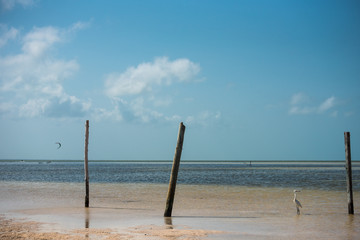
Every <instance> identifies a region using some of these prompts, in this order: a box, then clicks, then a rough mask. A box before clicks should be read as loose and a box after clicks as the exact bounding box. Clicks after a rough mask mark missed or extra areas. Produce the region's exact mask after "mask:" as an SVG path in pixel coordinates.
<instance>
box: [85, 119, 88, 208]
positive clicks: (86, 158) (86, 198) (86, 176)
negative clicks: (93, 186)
mask: <svg viewBox="0 0 360 240" xmlns="http://www.w3.org/2000/svg"><path fill="white" fill-rule="evenodd" d="M88 145H89V120H86V124H85V188H86V190H85V192H86V195H85V207H89V168H88Z"/></svg>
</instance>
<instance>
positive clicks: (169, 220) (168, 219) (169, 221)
mask: <svg viewBox="0 0 360 240" xmlns="http://www.w3.org/2000/svg"><path fill="white" fill-rule="evenodd" d="M164 223H165V225H166V229H174V227H173V223H172V217H164Z"/></svg>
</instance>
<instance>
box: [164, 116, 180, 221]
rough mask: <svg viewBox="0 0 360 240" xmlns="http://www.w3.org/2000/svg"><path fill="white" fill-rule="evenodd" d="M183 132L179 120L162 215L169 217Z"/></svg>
mask: <svg viewBox="0 0 360 240" xmlns="http://www.w3.org/2000/svg"><path fill="white" fill-rule="evenodd" d="M184 133H185V126H184V124H183V123H182V122H181V123H180V127H179V135H178V139H177V144H176V149H175V156H174V161H173V166H172V169H171V176H170V182H169V190H168V194H167V199H166V207H165V212H164V217H171V212H172V207H173V203H174V197H175V188H176V181H177V176H178V171H179V166H180V158H181V151H182V146H183V142H184Z"/></svg>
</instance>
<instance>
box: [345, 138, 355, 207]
mask: <svg viewBox="0 0 360 240" xmlns="http://www.w3.org/2000/svg"><path fill="white" fill-rule="evenodd" d="M344 138H345V160H346V184H347V199H348V213H349V214H354V202H353V190H352V173H351V149H350V132H344Z"/></svg>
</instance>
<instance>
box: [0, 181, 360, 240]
mask: <svg viewBox="0 0 360 240" xmlns="http://www.w3.org/2000/svg"><path fill="white" fill-rule="evenodd" d="M0 187H1V195H0V203H1V204H0V206H1V207H0V213H1V218H0V221H1V224H0V228H1V229H0V238H1V239H169V240H170V239H357V238H358V236H359V235H360V220H359V218H358V215H357V214H355V215H354V216H349V215H348V214H347V205H346V192H345V193H344V192H339V191H319V190H316V191H315V190H303V191H302V192H301V193H300V194H299V195H298V198H299V200H300V201H301V203H302V204H303V208H302V214H301V215H300V216H297V215H296V210H295V207H294V206H293V203H292V198H293V194H292V189H287V188H260V187H259V188H254V187H253V188H250V187H241V186H217V185H178V187H177V191H176V196H175V203H174V209H173V217H171V218H164V217H163V211H164V205H165V197H166V193H167V187H168V186H167V185H166V184H143V183H142V184H140V183H139V184H137V183H133V184H115V183H114V184H110V183H95V184H91V186H90V208H84V207H83V205H84V189H83V188H84V186H83V184H80V183H45V182H41V183H40V182H33V183H30V182H0ZM359 197H360V196H359V194H358V193H357V192H355V195H354V199H355V212H356V209H357V208H356V206H359Z"/></svg>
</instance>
